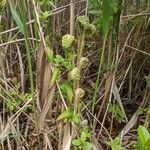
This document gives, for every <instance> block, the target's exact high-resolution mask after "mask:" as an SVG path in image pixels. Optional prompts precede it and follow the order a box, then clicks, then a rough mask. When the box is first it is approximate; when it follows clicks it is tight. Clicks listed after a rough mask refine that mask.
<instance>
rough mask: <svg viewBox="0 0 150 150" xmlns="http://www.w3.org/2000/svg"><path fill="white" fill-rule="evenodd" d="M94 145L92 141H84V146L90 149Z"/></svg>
mask: <svg viewBox="0 0 150 150" xmlns="http://www.w3.org/2000/svg"><path fill="white" fill-rule="evenodd" d="M92 147H93V145H92V144H91V143H90V142H84V143H83V148H84V149H86V150H88V149H92Z"/></svg>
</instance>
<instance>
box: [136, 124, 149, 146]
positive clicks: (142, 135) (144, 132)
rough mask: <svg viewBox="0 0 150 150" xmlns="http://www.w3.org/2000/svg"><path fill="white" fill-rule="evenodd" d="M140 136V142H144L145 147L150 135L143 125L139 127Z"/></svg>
mask: <svg viewBox="0 0 150 150" xmlns="http://www.w3.org/2000/svg"><path fill="white" fill-rule="evenodd" d="M138 135H139V140H140V141H141V142H142V144H143V145H144V144H145V143H146V142H147V141H148V140H149V139H150V133H149V132H148V130H147V129H146V128H145V127H143V126H141V125H140V126H139V127H138Z"/></svg>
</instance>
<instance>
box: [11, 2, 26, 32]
mask: <svg viewBox="0 0 150 150" xmlns="http://www.w3.org/2000/svg"><path fill="white" fill-rule="evenodd" d="M9 4H10V10H11V13H12V17H13V19H14V20H15V22H16V24H17V25H18V27H19V29H20V31H21V32H22V34H24V33H25V31H24V26H23V23H22V21H21V19H20V17H19V15H18V13H17V11H16V9H15V7H14V6H13V4H12V2H11V1H10V0H9Z"/></svg>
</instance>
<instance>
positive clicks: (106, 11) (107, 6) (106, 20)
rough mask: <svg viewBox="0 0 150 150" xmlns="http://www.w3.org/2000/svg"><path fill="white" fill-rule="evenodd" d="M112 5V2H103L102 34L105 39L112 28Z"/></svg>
mask: <svg viewBox="0 0 150 150" xmlns="http://www.w3.org/2000/svg"><path fill="white" fill-rule="evenodd" d="M111 4H112V0H103V8H102V32H103V38H104V39H105V38H106V37H107V34H108V32H109V27H110V21H111V12H112V11H111Z"/></svg>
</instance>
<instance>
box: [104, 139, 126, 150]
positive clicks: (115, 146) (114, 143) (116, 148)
mask: <svg viewBox="0 0 150 150" xmlns="http://www.w3.org/2000/svg"><path fill="white" fill-rule="evenodd" d="M107 144H108V145H109V146H110V147H111V149H112V150H123V147H122V146H121V143H120V139H119V138H118V137H116V138H115V139H114V140H111V141H110V142H107Z"/></svg>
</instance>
